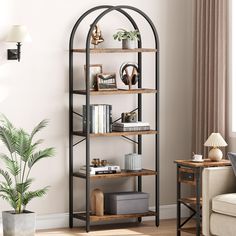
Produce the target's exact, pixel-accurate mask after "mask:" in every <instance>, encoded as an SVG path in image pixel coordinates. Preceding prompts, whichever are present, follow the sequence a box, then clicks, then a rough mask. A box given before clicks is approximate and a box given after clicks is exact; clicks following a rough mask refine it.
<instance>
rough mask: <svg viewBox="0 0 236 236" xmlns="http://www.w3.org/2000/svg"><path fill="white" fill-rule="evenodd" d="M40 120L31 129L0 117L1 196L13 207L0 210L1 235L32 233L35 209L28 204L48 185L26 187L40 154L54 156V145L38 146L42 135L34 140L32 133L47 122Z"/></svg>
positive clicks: (33, 231) (40, 195)
mask: <svg viewBox="0 0 236 236" xmlns="http://www.w3.org/2000/svg"><path fill="white" fill-rule="evenodd" d="M47 123H48V122H47V121H46V120H43V121H41V122H40V123H39V124H38V125H37V126H36V127H35V128H34V129H33V131H32V132H31V133H27V132H26V131H25V130H23V129H18V128H15V127H14V126H13V125H12V123H11V122H10V121H9V120H8V119H7V118H6V117H5V116H4V115H2V116H1V119H0V140H1V141H2V143H3V144H4V145H5V147H6V150H7V152H6V153H0V159H1V160H2V161H3V162H4V164H5V167H6V170H4V169H2V165H1V168H0V176H1V177H2V178H1V179H0V197H1V198H3V199H4V200H6V201H7V202H8V203H9V204H10V206H11V207H12V208H13V209H14V210H12V211H4V212H2V221H3V235H4V236H32V235H34V233H35V213H33V212H30V211H27V210H26V206H27V204H28V203H29V202H30V201H31V200H32V199H34V198H37V197H42V196H44V195H45V194H46V192H47V190H48V188H49V187H48V186H47V187H44V188H42V189H38V190H33V191H32V190H29V189H30V186H31V184H32V182H33V179H32V178H30V173H31V170H32V168H33V167H34V166H35V164H36V163H37V162H38V161H40V160H41V159H43V158H46V157H51V156H54V152H55V150H54V148H52V147H50V148H45V149H43V150H37V149H38V146H39V145H40V144H41V143H42V142H43V140H42V139H39V140H37V141H34V137H35V135H36V134H37V133H38V132H39V131H40V130H41V129H43V128H44V127H46V125H47Z"/></svg>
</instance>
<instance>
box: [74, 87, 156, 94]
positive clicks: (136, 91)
mask: <svg viewBox="0 0 236 236" xmlns="http://www.w3.org/2000/svg"><path fill="white" fill-rule="evenodd" d="M73 93H74V94H81V95H86V94H87V93H86V90H74V91H73ZM143 93H157V90H156V89H147V88H142V89H131V90H128V89H117V90H107V91H90V95H93V96H94V95H120V94H121V95H122V94H143Z"/></svg>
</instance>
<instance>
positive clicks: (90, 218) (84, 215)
mask: <svg viewBox="0 0 236 236" xmlns="http://www.w3.org/2000/svg"><path fill="white" fill-rule="evenodd" d="M101 10H102V11H101ZM126 10H128V12H134V13H136V14H139V15H140V16H141V17H142V18H143V20H144V21H146V22H147V23H148V24H149V26H150V29H151V32H152V33H153V36H154V47H153V48H143V47H142V37H141V35H140V40H139V41H138V47H137V48H135V49H122V48H99V49H98V48H96V49H93V48H90V39H91V35H92V30H93V29H94V27H95V25H96V24H97V23H98V22H99V20H100V19H102V18H103V17H104V16H105V15H106V14H108V13H112V12H114V11H118V12H120V13H121V14H122V15H123V16H124V17H126V18H127V19H128V20H129V21H130V23H131V25H132V26H133V28H134V29H135V30H139V27H138V25H137V24H136V22H135V20H134V19H133V18H132V17H131V15H130V14H128V13H127V12H126ZM97 11H98V12H99V13H98V15H97V17H95V19H94V21H93V23H92V24H91V25H90V28H89V26H88V32H87V38H86V47H85V48H74V41H75V33H76V32H77V31H78V28H79V25H80V23H81V22H82V21H83V20H84V18H85V17H86V16H88V15H89V14H91V13H94V12H97ZM83 33H84V32H83ZM158 51H159V39H158V34H157V31H156V28H155V26H154V24H153V22H152V21H151V19H150V18H149V17H148V16H147V15H146V14H145V13H144V12H143V11H141V10H140V9H138V8H135V7H132V6H126V5H120V6H111V5H101V6H97V7H94V8H91V9H89V10H88V11H86V12H85V13H84V14H83V15H82V16H81V17H79V18H78V20H77V22H76V23H75V25H74V27H73V29H72V32H71V36H70V43H69V226H70V227H71V228H72V227H73V223H74V222H73V220H74V219H80V220H82V221H85V222H86V231H87V232H89V231H90V225H91V222H100V221H109V220H116V219H117V220H120V219H128V218H136V219H137V220H138V221H139V222H141V220H142V217H146V216H154V217H155V224H156V226H159V208H160V207H159V196H160V194H159V175H160V171H159V140H160V135H159V52H158ZM78 53H83V54H85V56H86V57H85V58H86V63H85V64H86V68H87V69H86V71H85V75H86V78H89V76H90V71H89V66H90V56H91V54H98V53H102V54H104V56H107V57H109V54H112V56H114V54H115V53H116V54H117V55H116V56H117V57H119V54H124V53H136V54H137V64H138V68H139V71H138V72H139V76H140V79H139V81H138V88H136V89H131V90H128V89H118V90H110V91H109V90H107V91H90V88H89V86H90V85H89V80H88V79H86V89H85V90H76V89H74V79H77V78H74V77H75V76H74V63H73V62H74V56H75V55H76V54H78ZM143 53H151V54H154V59H153V60H154V62H155V63H154V65H155V68H154V71H155V76H154V78H153V79H154V81H155V88H143V87H142V81H143V80H144V78H142V54H143ZM127 94H128V95H129V94H130V95H135V96H136V97H137V98H136V99H137V102H138V106H137V108H136V109H135V110H136V111H137V113H138V121H142V96H143V95H145V94H147V95H148V94H154V96H155V98H154V102H155V107H154V112H155V127H154V128H153V129H152V130H145V131H130V132H114V131H113V132H110V133H96V134H95V133H90V123H89V122H87V123H86V124H85V129H84V130H83V131H79V130H74V122H75V121H74V116H75V115H78V116H80V117H82V115H81V114H79V113H77V112H75V111H74V107H73V100H74V96H77V95H81V96H85V105H86V113H85V116H86V120H87V121H88V120H90V112H89V107H90V97H91V96H96V95H99V96H103V95H104V96H116V95H120V96H121V95H127ZM119 99H122V98H121V97H119ZM113 109H115V107H114V108H113ZM143 135H154V137H155V146H154V147H153V148H154V150H155V163H153V166H154V168H153V170H149V169H142V170H141V171H139V172H126V171H124V170H122V171H121V172H120V173H116V174H102V175H94V176H92V175H90V174H82V173H79V172H78V170H75V169H74V154H73V150H74V147H75V146H77V145H79V144H80V143H81V142H85V143H86V146H85V149H86V150H85V151H86V152H85V153H86V154H85V155H86V163H85V165H86V172H87V173H89V166H90V161H91V160H90V139H91V138H96V137H110V138H112V137H116V136H121V137H124V138H126V139H128V140H129V141H132V139H130V138H128V136H136V137H137V141H134V140H133V144H135V145H137V150H138V151H137V153H138V154H142V143H143V140H142V136H143ZM76 136H80V137H82V140H80V141H77V142H75V140H74V138H75V137H76ZM147 158H148V157H147ZM145 176H154V178H155V186H153V188H154V189H155V191H154V194H155V210H154V211H148V212H146V213H143V214H125V215H107V214H105V215H104V216H95V215H91V213H90V191H91V189H90V183H91V181H96V180H102V179H110V180H111V181H112V180H113V179H117V178H124V177H126V178H127V177H128V178H136V179H137V183H138V184H137V191H138V192H141V191H142V177H145ZM75 178H80V179H82V180H84V181H85V186H86V187H85V192H86V194H85V200H86V206H85V211H84V212H76V211H75V209H74V191H75V190H76V189H75V187H74V179H75Z"/></svg>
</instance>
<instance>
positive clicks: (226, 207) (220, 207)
mask: <svg viewBox="0 0 236 236" xmlns="http://www.w3.org/2000/svg"><path fill="white" fill-rule="evenodd" d="M212 210H213V211H214V212H218V213H221V214H225V215H230V216H235V217H236V193H228V194H222V195H218V196H216V197H214V198H213V199H212Z"/></svg>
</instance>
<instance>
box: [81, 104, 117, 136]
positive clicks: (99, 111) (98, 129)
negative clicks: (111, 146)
mask: <svg viewBox="0 0 236 236" xmlns="http://www.w3.org/2000/svg"><path fill="white" fill-rule="evenodd" d="M86 123H87V121H86V105H83V132H86ZM111 131H112V106H111V105H107V104H93V105H90V133H95V134H98V133H109V132H111Z"/></svg>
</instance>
